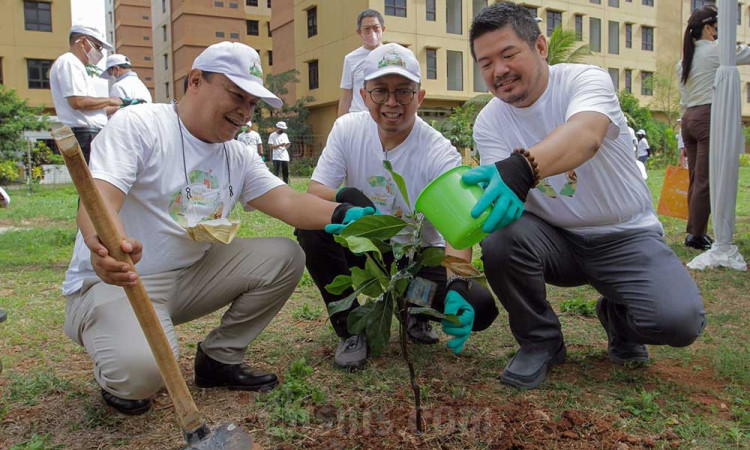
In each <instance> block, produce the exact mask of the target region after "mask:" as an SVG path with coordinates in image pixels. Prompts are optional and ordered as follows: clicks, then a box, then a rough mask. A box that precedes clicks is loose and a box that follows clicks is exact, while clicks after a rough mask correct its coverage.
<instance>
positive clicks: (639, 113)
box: [617, 89, 677, 167]
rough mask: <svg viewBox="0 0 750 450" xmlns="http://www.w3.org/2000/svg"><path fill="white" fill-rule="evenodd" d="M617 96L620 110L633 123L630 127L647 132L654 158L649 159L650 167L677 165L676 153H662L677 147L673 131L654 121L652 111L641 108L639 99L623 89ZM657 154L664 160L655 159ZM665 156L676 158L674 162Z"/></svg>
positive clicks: (665, 125) (644, 107)
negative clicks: (665, 164)
mask: <svg viewBox="0 0 750 450" xmlns="http://www.w3.org/2000/svg"><path fill="white" fill-rule="evenodd" d="M617 96H618V98H619V99H620V108H621V109H622V112H623V113H625V117H627V118H628V119H629V120H631V121H632V122H631V123H630V126H631V127H633V128H634V129H636V130H638V129H640V128H642V129H643V130H645V131H646V139H648V142H649V144H650V145H651V152H652V153H651V156H652V158H649V160H648V165H649V167H651V166H661V165H663V164H664V163H665V162H667V163H670V164H676V162H677V155H673V153H674V152H667V153H666V154H665V153H662V152H664V151H665V149H666V148H676V147H677V141H676V140H675V137H674V131H673V129H672V128H670V127H669V126H668V125H667V124H666V123H664V122H660V121H658V120H656V119H654V116H653V115H652V114H651V109H649V108H648V107H646V106H641V105H640V102H639V101H638V99H637V98H636V97H635V96H634V95H633V94H631V93H630V92H627V91H625V90H624V89H623V90H621V91H620V92H618V94H617ZM655 153H656V154H659V153H661V154H662V158H655V157H653V156H654V154H655ZM664 156H670V157H674V161H672V160H670V159H665V158H664Z"/></svg>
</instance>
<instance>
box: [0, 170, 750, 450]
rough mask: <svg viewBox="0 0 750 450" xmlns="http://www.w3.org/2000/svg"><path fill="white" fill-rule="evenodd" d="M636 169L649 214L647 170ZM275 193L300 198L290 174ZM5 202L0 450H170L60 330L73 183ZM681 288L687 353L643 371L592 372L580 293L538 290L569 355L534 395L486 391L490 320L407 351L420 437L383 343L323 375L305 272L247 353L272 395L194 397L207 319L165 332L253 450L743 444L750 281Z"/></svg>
mask: <svg viewBox="0 0 750 450" xmlns="http://www.w3.org/2000/svg"><path fill="white" fill-rule="evenodd" d="M649 175H650V178H649V186H650V188H651V191H652V193H653V196H654V201H655V202H656V201H657V199H658V195H659V193H660V191H661V182H662V178H663V171H659V170H652V171H650V173H649ZM293 181H294V183H293V186H294V187H295V188H296V189H299V190H304V189H305V188H306V185H307V181H306V180H302V179H297V180H293ZM11 195H12V196H13V202H12V207H11V208H8V209H2V210H0V229H3V228H5V230H4V232H2V233H0V308H3V309H5V310H6V311H8V320H7V322H5V323H2V324H0V358H1V359H2V363H3V365H4V370H3V372H2V374H0V448H2V449H6V448H12V449H62V448H66V449H102V448H138V449H177V448H182V446H183V440H182V437H181V433H180V430H179V426H178V424H177V421H176V420H175V416H174V410H173V408H172V406H171V402H170V400H169V397H168V396H167V394H166V393H165V392H161V393H160V394H159V395H157V397H156V398H155V407H154V408H153V409H152V411H151V412H149V413H147V414H145V415H143V416H138V417H125V416H121V415H118V414H115V413H114V412H112V411H110V410H108V409H107V408H106V407H105V406H104V405H103V403H102V400H101V398H100V395H99V388H98V386H97V385H96V383H95V382H94V379H93V375H92V364H91V361H90V359H89V358H88V356H87V355H86V353H85V351H84V350H83V349H82V348H81V347H78V346H77V345H75V344H74V343H73V342H72V341H70V340H69V339H68V338H67V337H66V336H65V335H64V333H63V331H62V325H63V319H64V314H65V299H64V298H63V297H62V295H61V294H60V284H61V282H62V280H63V277H64V272H65V269H66V267H67V264H68V261H69V259H70V255H71V253H72V248H73V242H74V240H75V232H76V229H75V223H74V220H73V217H74V214H75V210H76V198H77V197H76V194H75V191H74V189H73V188H72V187H70V186H66V187H57V188H55V189H52V188H40V190H38V191H36V192H34V193H33V194H32V195H30V194H28V192H26V191H12V192H11ZM662 220H663V223H664V227H665V230H666V238H667V241H668V242H669V243H670V245H671V246H672V248H673V249H674V250H675V252H676V253H677V254H678V255H679V257H680V258H681V259H682V260H683V261H684V262H688V261H689V260H690V259H692V258H693V257H694V256H696V255H697V254H698V252H697V251H694V250H688V249H686V248H685V247H684V246H683V245H682V240H683V239H684V227H685V223H684V221H682V220H677V219H671V218H667V217H663V218H662ZM240 236H243V237H253V236H288V237H292V228H291V227H289V226H287V225H285V224H283V223H281V222H279V221H277V220H275V219H271V218H269V217H267V216H264V215H262V214H260V213H243V225H242V228H241V229H240ZM735 241H736V243H737V244H738V245H739V247H740V251H741V253H742V254H743V255H744V256H745V258H746V259H748V258H750V168H742V169H741V170H740V192H739V198H738V201H737V231H736V234H735ZM476 253H478V252H476V251H475V257H477V255H476ZM693 276H694V277H695V279H696V281H697V283H698V285H699V287H700V289H701V292H702V294H703V298H704V302H705V307H706V311H707V314H708V318H709V324H708V326H707V328H706V330H705V333H704V335H703V336H702V337H701V338H700V339H699V340H698V341H697V342H696V343H695V344H694V345H692V346H690V347H687V348H669V347H651V348H650V349H649V350H650V352H651V355H652V359H653V362H652V363H651V364H650V365H649V366H648V367H645V368H639V369H628V368H623V367H619V366H615V365H613V364H612V363H611V362H610V361H609V359H608V358H607V355H606V335H605V333H604V330H603V329H602V328H601V326H600V325H599V322H598V320H597V319H596V316H595V314H593V306H592V305H593V302H594V301H595V300H596V299H597V297H598V294H597V293H596V292H595V291H594V290H593V289H591V288H588V287H581V288H567V289H561V288H556V287H552V286H550V287H549V290H548V292H549V301H550V303H551V304H552V305H553V307H554V308H555V310H556V311H557V312H558V313H559V314H560V319H561V322H562V325H563V332H564V333H565V339H566V343H567V345H568V354H569V357H568V361H567V362H566V363H565V364H563V365H561V366H558V367H555V368H554V369H553V370H552V371H551V373H550V374H549V376H548V379H547V381H546V382H545V384H544V385H543V386H542V388H540V389H537V390H534V391H529V392H526V391H519V390H516V389H514V388H510V387H507V386H505V385H503V384H501V383H500V380H499V375H500V372H501V371H502V369H503V367H504V366H505V364H506V363H507V362H508V360H509V358H510V357H511V356H512V355H513V354H514V352H515V350H516V344H515V341H514V340H513V337H512V335H511V333H510V330H509V329H508V325H507V316H506V315H505V313H504V312H503V313H501V315H500V317H498V319H497V320H496V321H495V323H494V325H493V326H492V327H490V329H489V330H487V331H485V332H482V333H478V334H476V335H474V336H472V338H471V339H470V340H469V341H468V343H467V346H466V349H465V350H464V352H463V353H462V354H461V356H458V357H456V356H454V355H453V354H451V353H450V352H449V351H447V349H445V347H444V342H445V338H444V337H442V342H441V343H440V344H439V345H435V346H429V347H427V346H412V353H413V355H414V359H415V365H416V368H417V373H418V376H419V379H420V383H421V385H422V392H421V395H422V400H423V407H424V408H425V418H426V422H427V428H426V431H425V432H424V433H423V434H422V435H416V434H415V433H414V430H415V428H414V423H413V421H414V419H413V416H412V414H411V413H412V398H411V395H412V394H411V389H410V387H409V386H408V371H407V368H406V365H405V364H404V363H403V361H402V359H401V357H400V353H399V350H398V346H397V343H396V342H391V345H390V346H389V347H388V349H387V350H386V352H385V353H384V354H382V355H380V356H377V357H374V358H372V359H371V360H370V362H369V363H368V365H367V366H366V368H365V369H364V370H363V371H361V372H357V373H347V372H344V371H341V370H338V369H336V368H335V367H334V364H333V351H334V348H335V344H336V337H335V335H334V333H333V330H332V328H331V326H330V325H329V324H328V322H327V320H326V315H325V313H324V308H323V302H322V300H321V298H320V294H319V293H318V292H317V290H316V288H315V286H314V285H313V283H312V281H311V280H310V278H309V276H307V274H305V276H304V278H303V279H302V281H301V282H300V284H299V286H298V289H297V290H296V291H295V293H294V295H293V296H292V297H291V299H290V300H289V301H288V302H287V304H286V306H285V307H284V308H283V309H282V311H281V313H280V314H279V315H278V317H277V318H276V319H274V321H273V322H272V323H271V325H270V326H269V327H268V329H267V330H266V331H265V332H264V333H262V334H261V336H260V338H259V339H258V340H257V341H256V342H254V343H253V344H252V345H251V347H250V349H249V350H248V354H247V360H248V361H249V362H250V363H251V364H254V365H257V366H258V367H260V368H263V369H266V370H271V371H274V372H276V373H278V374H280V375H281V376H282V377H283V379H284V383H283V384H282V385H280V387H279V388H277V389H276V390H275V391H274V393H271V394H267V395H256V394H255V393H248V392H230V391H225V390H205V389H200V388H197V387H196V386H195V385H194V383H193V369H192V364H193V358H194V355H195V344H196V342H198V341H199V340H201V339H202V338H203V336H205V334H206V333H207V332H208V331H209V330H210V329H211V328H212V327H214V326H215V325H216V324H217V322H218V320H219V318H220V312H217V313H215V314H212V315H210V316H207V317H205V318H203V319H201V320H198V321H195V322H192V323H189V324H185V325H181V326H179V327H178V328H177V331H178V333H179V336H180V349H181V355H180V360H179V363H180V366H181V367H182V370H183V373H184V374H185V376H186V379H187V382H188V386H189V388H190V390H191V392H192V394H193V396H194V397H195V400H196V403H197V405H198V408H199V409H200V411H201V412H202V414H203V415H204V416H205V417H206V419H207V421H208V422H209V423H210V424H211V425H214V426H215V425H217V424H219V423H222V422H225V421H235V422H237V423H239V424H241V425H242V426H243V427H244V428H245V429H247V430H249V431H250V432H251V433H252V434H253V436H254V438H255V440H256V441H257V442H258V443H260V444H261V445H262V446H263V447H264V448H288V449H294V448H337V449H339V448H340V449H369V448H441V449H447V448H452V449H466V448H480V449H490V448H492V449H495V448H518V449H521V448H524V449H537V448H539V449H541V448H601V449H612V448H616V449H627V448H696V449H717V448H750V396H749V395H748V394H749V393H750V389H749V388H750V347H749V346H748V343H747V342H748V336H749V335H750V331H748V324H749V323H750V321H748V318H749V316H750V313H749V312H748V308H747V306H748V301H749V300H750V294H749V293H750V274H748V273H747V272H735V271H729V270H724V269H717V270H711V271H708V272H694V273H693ZM501 310H502V308H501ZM394 339H395V336H394ZM301 359H304V361H302V360H301Z"/></svg>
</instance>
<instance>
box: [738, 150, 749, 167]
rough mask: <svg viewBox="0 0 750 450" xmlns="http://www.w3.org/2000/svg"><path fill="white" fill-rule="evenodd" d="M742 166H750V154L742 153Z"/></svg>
mask: <svg viewBox="0 0 750 450" xmlns="http://www.w3.org/2000/svg"><path fill="white" fill-rule="evenodd" d="M740 167H750V154H748V153H743V154H741V155H740Z"/></svg>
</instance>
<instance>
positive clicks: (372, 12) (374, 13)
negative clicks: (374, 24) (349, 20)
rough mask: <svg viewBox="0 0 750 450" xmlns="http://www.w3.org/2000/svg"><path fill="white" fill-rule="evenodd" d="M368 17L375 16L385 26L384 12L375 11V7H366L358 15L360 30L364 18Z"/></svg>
mask: <svg viewBox="0 0 750 450" xmlns="http://www.w3.org/2000/svg"><path fill="white" fill-rule="evenodd" d="M367 17H375V18H376V19H378V22H380V26H381V27H384V26H385V20H383V15H382V14H380V13H379V12H377V11H375V10H374V9H366V10H364V11H362V12H361V13H359V15H358V16H357V29H358V30H359V27H361V26H362V19H365V18H367Z"/></svg>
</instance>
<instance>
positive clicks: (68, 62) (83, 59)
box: [49, 25, 123, 163]
mask: <svg viewBox="0 0 750 450" xmlns="http://www.w3.org/2000/svg"><path fill="white" fill-rule="evenodd" d="M68 43H69V44H70V51H69V52H67V53H65V54H63V55H61V56H60V57H59V58H57V60H56V61H55V62H54V64H52V67H51V68H50V71H49V82H50V90H51V91H52V101H53V102H54V104H55V111H56V112H57V117H58V119H60V122H62V123H63V124H65V125H67V126H69V127H70V128H71V129H72V130H73V133H75V135H76V139H78V142H79V143H80V144H81V150H82V151H83V157H84V158H85V159H86V162H87V163H88V161H89V155H90V154H91V141H92V140H93V139H94V137H96V135H97V133H99V130H101V129H102V128H104V126H105V125H106V124H107V116H108V115H111V114H113V113H114V112H115V111H117V108H119V107H120V106H123V100H122V99H121V98H119V97H99V96H97V94H96V85H95V84H94V81H93V80H94V79H93V78H92V76H93V75H89V70H93V69H92V68H91V67H92V66H96V65H97V64H98V63H99V61H101V60H102V58H103V57H104V55H103V54H102V49H106V50H107V51H112V46H111V45H110V44H109V43H108V42H107V40H106V39H105V38H104V36H102V34H101V32H99V30H98V29H96V28H94V27H89V26H86V25H73V26H72V27H71V28H70V35H69V37H68Z"/></svg>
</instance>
